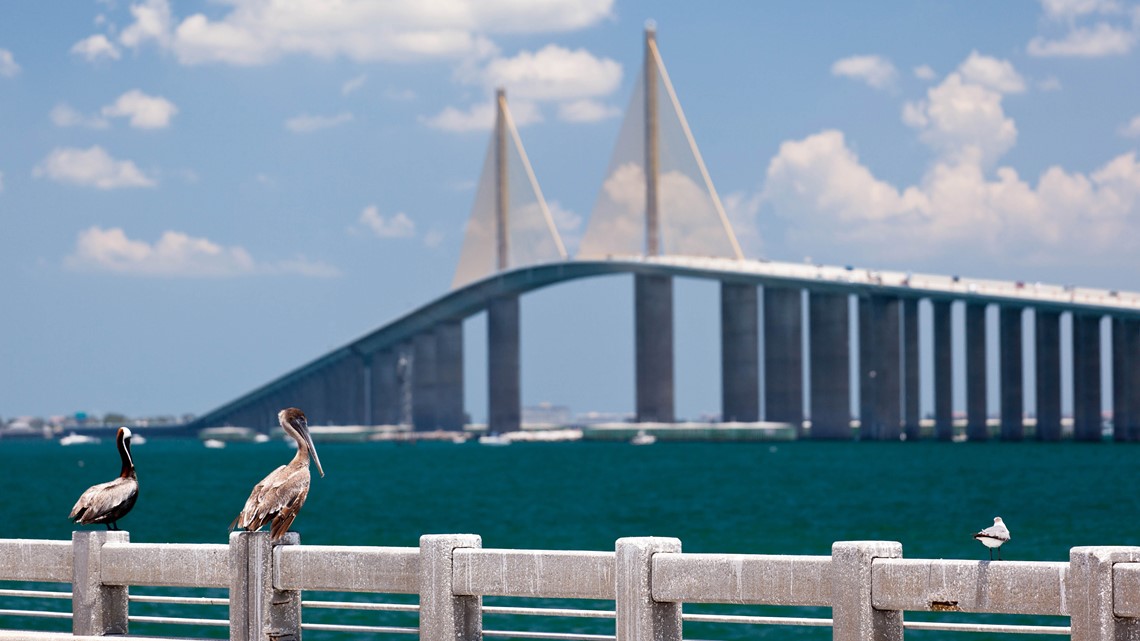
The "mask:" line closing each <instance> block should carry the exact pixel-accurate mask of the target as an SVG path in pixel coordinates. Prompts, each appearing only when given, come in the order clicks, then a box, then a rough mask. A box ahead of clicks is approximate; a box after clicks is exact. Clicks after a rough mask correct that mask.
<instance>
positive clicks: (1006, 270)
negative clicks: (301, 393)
mask: <svg viewBox="0 0 1140 641" xmlns="http://www.w3.org/2000/svg"><path fill="white" fill-rule="evenodd" d="M647 19H654V20H655V21H656V22H657V25H658V42H659V46H660V49H661V52H662V55H663V58H664V61H665V64H666V65H667V67H668V69H669V73H670V75H671V77H672V81H673V84H674V86H675V88H676V90H677V92H678V94H679V97H680V100H681V103H682V104H683V106H684V108H685V113H686V116H687V118H688V120H689V124H690V125H691V127H692V130H693V133H694V135H695V137H696V140H697V142H698V144H699V145H700V147H701V152H702V154H703V156H704V160H705V162H706V164H707V165H708V168H709V172H710V174H711V176H712V180H713V182H714V184H715V185H716V187H717V190H718V192H719V193H720V196H721V198H722V200H723V201H724V202H725V204H726V208H727V210H728V213H729V216H730V219H731V220H732V222H733V224H734V226H735V228H736V231H737V233H738V235H739V236H740V237H741V240H742V243H743V244H744V249H745V253H746V254H747V255H749V256H752V257H759V256H763V257H766V258H771V259H776V260H791V261H800V260H803V259H804V258H805V257H808V256H810V257H811V260H813V261H816V262H825V263H833V264H848V263H851V264H857V265H861V266H867V267H872V268H890V269H895V268H898V269H907V270H913V271H924V272H940V273H959V274H963V275H977V276H985V277H999V278H1009V279H1022V280H1027V281H1038V280H1040V281H1046V282H1056V283H1066V284H1069V283H1072V284H1077V285H1089V286H1098V287H1107V288H1119V289H1140V286H1138V285H1137V284H1136V282H1135V281H1136V278H1135V275H1136V274H1137V271H1138V270H1137V268H1138V267H1140V264H1138V263H1140V259H1138V258H1137V256H1138V252H1137V251H1136V250H1137V246H1138V244H1140V243H1138V241H1137V239H1138V238H1140V233H1138V232H1140V164H1138V161H1137V158H1136V150H1137V148H1138V147H1140V82H1137V80H1138V79H1140V60H1138V55H1140V54H1138V49H1140V47H1138V44H1140V5H1138V4H1137V3H1135V2H1125V1H1123V0H1120V1H1112V0H1042V1H1041V2H1029V1H1021V2H1005V3H997V4H994V3H957V2H923V3H911V2H877V3H847V2H830V3H800V2H763V3H759V2H722V3H714V4H711V5H710V4H708V3H705V4H700V3H670V4H668V5H664V4H662V3H649V2H622V1H614V0H586V1H570V0H550V1H548V2H543V3H533V2H524V1H520V0H487V1H480V2H474V1H467V0H447V1H440V2H423V1H418V0H417V1H415V2H412V1H406V2H405V1H404V0H392V1H390V2H383V3H375V2H363V1H354V0H341V1H339V2H327V3H318V2H300V1H298V2H281V1H278V2H272V1H269V0H226V1H218V2H169V1H167V0H145V1H142V2H130V1H122V0H101V1H95V2H69V3H31V2H25V3H4V4H3V5H2V6H0V230H2V232H3V233H2V235H0V238H2V239H3V242H2V244H0V247H2V249H0V301H3V310H4V313H3V314H2V315H0V363H2V364H3V366H2V367H0V416H4V417H10V416H16V415H23V414H38V415H52V414H66V413H71V412H75V411H86V412H89V413H94V414H102V413H105V412H110V411H118V412H125V413H128V414H134V415H141V414H157V413H183V412H195V413H198V412H204V411H206V410H209V409H211V408H213V407H215V406H217V405H219V404H221V403H224V402H226V401H228V400H230V399H232V398H234V397H236V396H237V395H239V394H242V393H244V392H246V391H248V390H250V389H252V388H254V387H256V386H258V385H260V384H262V383H265V382H267V381H268V380H270V379H271V378H273V377H275V376H277V375H280V374H282V373H284V372H285V371H287V370H289V369H292V368H294V367H296V366H299V365H301V364H303V363H305V362H307V361H309V360H310V359H312V358H315V357H317V356H319V355H321V354H322V353H324V352H325V351H327V350H328V349H331V348H334V347H337V346H339V345H341V344H344V343H346V342H349V341H351V340H353V339H355V338H357V337H359V336H361V335H363V334H365V333H367V332H369V331H371V330H372V329H375V328H376V327H379V326H380V325H382V324H383V323H385V322H387V321H389V320H391V319H393V318H395V317H397V316H399V315H402V314H403V313H406V312H407V311H410V310H411V309H413V308H414V307H416V306H418V305H420V304H423V303H425V302H427V301H429V300H431V299H433V298H434V297H436V296H438V295H440V294H442V293H444V292H445V291H446V290H447V288H448V287H449V286H450V283H451V279H452V276H453V273H454V270H455V266H456V262H457V261H458V257H459V250H460V246H461V242H462V231H463V225H464V223H465V220H466V218H467V215H468V214H469V212H470V208H471V202H472V200H473V198H474V189H475V183H476V181H477V179H478V177H479V172H480V168H481V167H480V164H481V162H482V159H483V155H484V152H485V149H486V144H487V137H488V135H489V126H490V109H489V105H490V100H491V97H492V94H493V90H494V87H495V86H497V85H500V84H501V85H504V86H505V87H506V89H507V92H508V97H509V99H510V102H511V105H512V110H513V112H514V116H515V119H516V121H517V122H518V124H519V125H520V133H521V137H522V140H523V143H524V144H525V146H526V149H527V153H528V154H529V157H530V160H531V163H532V164H533V166H534V170H535V173H536V174H537V177H538V180H539V182H540V183H541V185H542V189H543V192H544V194H545V196H546V198H547V200H548V201H549V202H550V203H551V208H552V210H553V211H554V213H555V219H556V222H557V223H558V225H559V227H560V229H561V231H562V233H563V234H564V235H565V237H566V238H567V239H568V244H569V245H570V248H571V250H573V247H574V244H575V242H576V240H577V239H578V238H580V237H581V235H582V233H583V231H584V229H585V227H586V225H587V224H588V220H589V216H590V213H591V210H592V207H593V205H594V202H595V199H596V198H597V194H598V190H599V187H600V182H601V180H602V178H603V174H604V172H605V170H606V166H607V162H608V161H609V158H610V154H611V151H612V148H613V144H614V140H615V137H616V135H617V131H618V128H619V126H620V124H621V115H620V114H621V111H622V110H623V109H624V107H625V105H626V104H627V102H628V100H629V96H630V92H631V91H632V89H633V85H634V82H635V80H636V77H637V73H638V67H639V65H640V63H641V56H642V41H641V37H642V29H643V26H644V24H645V21H646V20H647ZM631 291H632V285H631V283H630V280H629V279H628V278H614V279H605V280H597V281H590V282H582V283H573V284H568V285H564V286H560V287H556V288H552V289H549V290H545V291H542V292H538V293H536V294H533V295H530V296H528V297H525V298H524V299H523V307H522V310H523V339H522V340H523V354H524V356H523V367H524V371H523V400H524V403H527V404H532V403H537V402H540V401H550V402H554V403H562V404H568V405H570V406H571V407H572V408H573V409H574V410H575V411H585V410H589V409H595V410H602V411H616V412H622V411H629V410H631V409H632V407H633V395H632V380H633V366H632V350H633V348H632V315H631V307H632V303H631V296H630V294H631ZM676 291H677V293H676V296H677V321H676V326H677V335H678V337H677V364H676V367H677V386H678V389H677V411H678V414H679V415H680V416H690V417H691V416H697V415H699V414H701V413H705V412H715V411H717V409H718V407H719V366H718V363H719V353H718V350H719V347H718V346H719V337H718V336H717V333H716V323H717V319H716V314H717V304H716V301H717V289H716V287H715V285H713V284H710V283H703V282H688V281H679V282H678V284H677V290H676ZM484 332H485V324H484V321H483V320H482V319H481V318H478V317H477V318H474V319H472V320H471V321H469V322H468V323H467V327H466V336H467V339H468V340H467V348H468V349H467V353H468V359H467V373H468V375H467V380H468V391H467V396H468V402H467V406H468V409H469V411H470V412H471V413H472V415H473V417H474V418H476V419H477V420H478V419H482V418H483V417H485V406H486V402H485V399H484V398H483V397H484V396H485V390H486V383H485V381H483V380H482V379H483V371H484V368H485V358H486V348H485V346H484V345H483V344H482V342H483V335H484Z"/></svg>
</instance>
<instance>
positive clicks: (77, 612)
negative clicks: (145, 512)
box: [71, 530, 131, 636]
mask: <svg viewBox="0 0 1140 641" xmlns="http://www.w3.org/2000/svg"><path fill="white" fill-rule="evenodd" d="M130 542H131V535H130V533H129V532H126V531H125V530H115V531H107V530H82V531H76V532H72V533H71V554H72V564H71V633H72V634H74V635H77V636H79V635H85V636H86V635H89V636H105V635H108V634H116V635H117V634H127V604H128V599H129V596H128V594H127V586H125V585H103V580H102V576H101V572H102V569H103V563H102V554H103V544H104V543H130Z"/></svg>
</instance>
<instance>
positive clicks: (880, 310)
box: [859, 296, 902, 441]
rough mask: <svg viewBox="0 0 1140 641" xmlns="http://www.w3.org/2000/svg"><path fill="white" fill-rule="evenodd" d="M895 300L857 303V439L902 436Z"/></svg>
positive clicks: (868, 300) (897, 307)
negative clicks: (858, 369)
mask: <svg viewBox="0 0 1140 641" xmlns="http://www.w3.org/2000/svg"><path fill="white" fill-rule="evenodd" d="M899 366H900V359H899V299H897V298H887V297H883V296H870V297H867V298H860V299H859V368H860V370H861V372H860V376H859V396H860V399H859V422H860V428H859V437H860V438H865V439H872V440H876V441H892V440H893V441H897V440H898V438H899V434H901V433H902V429H901V428H902V412H901V407H900V400H901V398H902V389H901V387H900V376H899V368H900V367H899Z"/></svg>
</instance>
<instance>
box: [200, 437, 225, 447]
mask: <svg viewBox="0 0 1140 641" xmlns="http://www.w3.org/2000/svg"><path fill="white" fill-rule="evenodd" d="M202 445H205V446H206V447H208V448H210V449H212V450H220V449H222V448H223V447H225V446H226V442H225V441H220V440H218V439H216V438H208V439H206V440H204V441H202Z"/></svg>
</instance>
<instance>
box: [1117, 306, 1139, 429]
mask: <svg viewBox="0 0 1140 641" xmlns="http://www.w3.org/2000/svg"><path fill="white" fill-rule="evenodd" d="M1112 438H1113V440H1116V441H1136V440H1140V321H1137V320H1135V319H1131V318H1117V317H1114V318H1113V319H1112Z"/></svg>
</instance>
